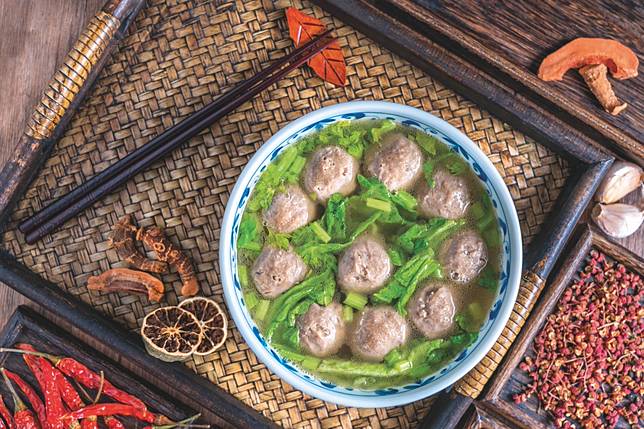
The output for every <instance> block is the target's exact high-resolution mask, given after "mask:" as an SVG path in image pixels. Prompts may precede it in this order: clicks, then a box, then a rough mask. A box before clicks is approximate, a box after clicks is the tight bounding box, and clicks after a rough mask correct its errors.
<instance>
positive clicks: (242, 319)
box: [220, 101, 522, 407]
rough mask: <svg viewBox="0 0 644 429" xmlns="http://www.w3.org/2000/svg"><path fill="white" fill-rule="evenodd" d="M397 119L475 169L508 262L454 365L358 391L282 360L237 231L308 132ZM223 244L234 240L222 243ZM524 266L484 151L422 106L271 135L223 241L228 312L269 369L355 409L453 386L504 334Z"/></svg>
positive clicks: (381, 107)
mask: <svg viewBox="0 0 644 429" xmlns="http://www.w3.org/2000/svg"><path fill="white" fill-rule="evenodd" d="M355 119H366V120H369V119H391V120H394V121H396V122H398V123H402V124H405V125H407V126H410V127H413V128H417V129H421V130H423V131H425V132H427V133H429V134H431V135H433V136H435V137H437V138H439V139H440V140H441V141H443V142H445V143H446V144H448V145H449V146H450V147H451V148H452V149H453V150H455V151H456V152H457V153H459V154H460V155H461V156H462V157H463V158H464V159H465V160H466V161H467V162H468V163H469V165H470V166H471V167H472V168H473V170H474V171H475V173H476V174H477V175H478V176H479V179H480V180H481V181H482V183H483V185H484V188H485V189H486V191H487V193H488V195H489V196H490V197H491V199H492V202H493V205H494V207H495V209H496V211H497V215H498V217H499V220H500V223H501V230H502V243H503V249H504V251H503V259H502V276H501V286H500V288H499V291H498V294H497V297H496V298H495V301H494V303H493V305H492V309H491V311H490V315H489V316H488V319H487V320H486V322H485V324H484V325H483V328H482V330H481V333H480V335H479V338H478V339H477V340H476V341H475V343H474V344H472V345H470V346H469V347H468V348H467V349H465V350H464V351H463V352H461V353H460V354H459V355H458V356H457V357H456V358H455V359H454V360H452V361H451V362H450V363H449V364H448V365H446V366H445V367H443V368H442V369H441V370H439V371H438V372H436V373H433V374H431V375H429V376H427V377H425V378H423V379H422V380H420V381H418V382H417V383H410V384H408V385H405V386H399V387H395V388H387V389H378V390H359V389H353V388H345V387H341V386H336V385H335V384H333V383H328V382H324V381H320V380H318V379H316V378H315V377H313V376H311V375H310V374H308V373H306V372H303V371H301V370H300V369H299V368H297V367H296V366H294V365H293V364H292V363H290V362H289V361H288V360H287V359H285V358H283V357H281V356H280V355H279V353H277V351H275V350H274V349H273V348H272V347H271V346H270V345H269V344H268V342H267V341H266V340H265V339H264V338H263V336H262V335H261V333H260V331H259V329H258V328H257V326H256V325H255V322H254V321H253V319H252V317H251V316H250V314H249V312H248V311H247V310H246V306H245V303H244V298H243V293H242V290H241V285H240V284H239V278H238V274H237V251H236V243H237V233H238V229H239V222H240V220H241V216H242V214H243V212H244V209H245V206H246V203H247V202H248V198H249V197H250V195H251V192H252V189H253V188H254V186H255V184H256V183H257V180H258V179H259V176H260V175H261V173H262V172H263V171H264V170H265V168H266V166H267V165H268V164H270V162H271V161H272V160H274V159H275V158H276V157H277V156H279V154H280V153H281V151H282V150H284V149H285V148H286V147H288V146H290V145H291V144H293V143H295V142H297V141H299V139H300V138H302V137H303V136H304V135H307V134H310V133H314V132H316V131H318V130H320V129H321V128H323V127H325V126H327V125H329V124H331V123H334V122H336V121H340V120H355ZM223 243H228V245H226V246H224V245H223ZM521 265H522V250H521V232H520V227H519V221H518V217H517V214H516V210H515V207H514V203H513V201H512V198H511V196H510V193H509V191H508V189H507V187H506V186H505V184H504V182H503V179H502V178H501V176H500V175H499V173H498V172H497V170H496V168H495V167H494V165H493V164H492V163H491V162H490V160H489V159H488V158H487V157H486V156H485V154H484V153H483V152H482V151H481V150H480V149H479V148H478V147H477V146H476V145H475V144H474V143H473V142H472V141H471V140H470V139H469V138H467V137H466V136H465V135H463V134H462V133H461V132H460V131H458V130H457V129H456V128H454V127H453V126H452V125H450V124H448V123H447V122H445V121H443V120H442V119H439V118H437V117H435V116H433V115H431V114H429V113H427V112H424V111H422V110H419V109H416V108H413V107H409V106H403V105H398V104H395V103H389V102H381V101H352V102H347V103H340V104H336V105H333V106H329V107H325V108H323V109H320V110H317V111H314V112H311V113H309V114H307V115H305V116H303V117H301V118H299V119H297V120H295V121H293V122H291V123H290V124H288V125H287V126H285V127H284V128H283V129H282V130H280V131H279V132H277V133H276V134H275V135H274V136H273V137H271V138H270V139H269V140H268V141H267V142H266V143H264V145H263V146H262V147H261V148H260V149H259V150H258V151H257V153H256V154H255V155H254V156H253V157H252V158H251V160H250V161H249V162H248V164H247V166H246V167H245V168H244V170H243V171H242V173H241V175H240V177H239V179H238V180H237V183H236V185H235V187H234V188H233V191H232V192H231V195H230V198H229V200H228V203H227V206H226V212H225V213H224V221H223V224H222V230H221V238H220V269H221V275H222V283H223V287H224V296H225V300H226V305H227V306H228V311H229V312H230V313H231V316H232V318H233V320H234V321H235V324H236V325H237V328H238V329H239V331H240V332H241V334H242V336H243V337H244V339H245V340H246V342H247V343H248V345H249V346H250V348H251V350H253V352H254V353H255V354H256V355H257V357H258V358H259V359H260V361H262V362H263V363H264V364H265V365H266V366H267V367H268V368H269V369H270V370H271V371H273V372H274V373H275V374H277V375H278V376H279V377H280V378H281V379H283V380H284V381H286V382H288V383H289V384H291V385H293V386H294V387H295V388H297V389H299V390H301V391H303V392H305V393H307V394H309V395H311V396H314V397H317V398H319V399H322V400H325V401H328V402H332V403H336V404H340V405H345V406H353V407H388V406H398V405H403V404H407V403H410V402H413V401H416V400H420V399H422V398H425V397H428V396H430V395H433V394H435V393H438V392H439V391H441V390H443V389H445V388H447V387H449V386H450V385H451V384H453V383H454V382H456V381H457V380H458V379H460V378H461V377H462V376H464V375H465V374H466V373H467V372H468V371H469V370H471V369H472V368H473V367H474V366H475V365H476V364H477V363H478V362H479V361H480V360H481V359H482V358H483V357H484V356H485V354H486V353H487V352H488V351H489V349H490V348H491V347H492V345H493V344H494V342H495V341H496V339H497V338H498V337H499V335H500V334H501V331H502V330H503V327H504V326H505V324H506V323H507V320H508V318H509V316H510V313H511V311H512V307H513V305H514V302H515V300H516V296H517V292H518V288H519V283H520V277H521Z"/></svg>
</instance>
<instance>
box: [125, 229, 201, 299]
mask: <svg viewBox="0 0 644 429" xmlns="http://www.w3.org/2000/svg"><path fill="white" fill-rule="evenodd" d="M136 239H137V240H140V241H143V244H145V245H146V246H148V247H149V248H151V249H152V250H154V251H155V253H156V254H157V256H158V257H159V259H160V260H161V261H163V262H167V263H168V264H170V265H172V266H173V267H175V268H176V270H177V272H178V273H179V276H181V282H182V283H183V286H182V287H181V295H182V296H194V295H196V294H197V292H199V283H198V282H197V276H196V274H195V269H194V267H193V266H192V262H191V261H190V259H189V258H188V257H187V256H186V254H185V253H184V252H183V251H181V249H179V248H178V247H177V246H175V245H174V244H173V243H172V242H171V241H170V240H169V239H168V237H166V235H165V234H164V233H163V230H162V229H161V228H158V227H151V228H140V229H139V230H138V231H137V233H136Z"/></svg>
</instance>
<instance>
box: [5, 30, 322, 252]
mask: <svg viewBox="0 0 644 429" xmlns="http://www.w3.org/2000/svg"><path fill="white" fill-rule="evenodd" d="M333 40H334V37H333V36H332V35H331V31H326V32H324V33H322V34H321V35H320V36H319V37H317V38H315V39H312V40H310V41H309V42H308V43H306V44H304V45H302V46H300V47H299V48H297V49H295V50H294V51H293V52H291V53H290V54H288V55H286V56H285V57H283V58H281V59H279V60H277V61H275V62H274V63H273V64H271V65H269V66H268V67H266V68H264V69H263V70H261V71H260V72H259V73H257V74H256V75H254V76H253V77H251V78H250V79H247V80H245V81H243V82H240V83H239V84H237V85H236V86H235V87H234V88H233V89H232V90H230V91H228V92H226V93H225V94H223V95H221V96H219V97H218V98H216V99H215V100H214V101H212V102H211V103H210V104H208V105H207V106H205V107H204V108H203V109H201V110H199V111H198V112H196V113H194V114H193V115H191V116H190V117H188V118H186V119H185V120H183V121H181V122H180V123H178V124H177V125H175V126H173V127H171V128H169V129H167V130H165V131H164V132H163V133H162V134H160V135H158V136H157V137H155V138H154V139H152V140H151V141H150V142H148V143H146V144H145V145H143V146H141V147H139V148H137V149H136V150H134V151H133V152H131V153H129V154H128V155H127V156H126V157H125V158H123V159H121V160H119V161H117V162H116V163H114V164H112V165H110V166H109V167H108V168H106V169H105V170H103V171H101V172H100V173H98V174H96V175H95V176H93V177H92V178H91V179H89V180H87V181H86V182H84V183H83V184H81V185H80V186H78V187H76V188H75V189H73V190H72V191H70V192H69V193H67V194H65V195H64V196H62V197H60V198H59V199H57V200H55V201H53V202H52V203H51V204H49V205H48V206H46V207H45V208H43V209H42V210H40V211H39V212H37V213H35V214H33V215H32V216H31V217H30V218H28V219H26V220H25V221H23V222H22V223H21V224H20V225H19V226H18V229H20V231H22V232H23V233H24V234H25V240H26V241H27V243H29V244H33V243H35V242H36V241H38V240H39V239H41V238H42V237H44V236H45V235H47V234H49V233H51V232H53V231H55V230H56V229H57V228H58V227H60V226H61V225H62V224H63V223H65V222H66V221H68V220H69V219H71V218H73V217H74V216H76V215H78V214H79V213H80V212H82V211H83V210H85V209H86V208H88V207H90V206H91V205H92V204H94V203H95V202H96V201H98V200H99V199H101V198H103V197H104V196H106V195H108V194H109V193H111V192H113V191H114V190H115V189H117V188H119V187H120V186H122V185H123V184H124V183H125V182H127V181H128V180H130V179H131V178H132V177H133V176H134V175H136V174H138V173H140V172H141V171H143V170H145V169H147V168H148V167H149V166H150V165H152V164H153V163H155V162H156V161H158V160H159V159H161V158H163V157H165V156H166V155H168V154H169V153H170V152H172V151H173V150H175V149H176V148H178V147H180V146H181V145H182V144H184V143H185V142H186V141H188V140H189V139H190V138H192V137H194V136H195V135H197V134H199V133H200V132H201V131H202V130H203V129H205V128H207V127H209V126H210V125H212V124H213V123H214V122H215V121H217V120H219V119H221V118H222V117H223V116H225V115H226V114H228V113H230V112H232V111H233V110H235V109H236V108H237V107H239V106H241V105H242V104H244V103H245V102H247V101H249V100H250V99H252V98H253V97H255V96H256V95H257V94H259V93H260V92H262V91H263V90H265V89H266V88H268V87H270V86H271V85H273V84H274V83H276V82H277V81H279V80H280V79H282V78H283V77H285V76H286V75H287V74H288V73H290V72H291V71H293V70H294V69H296V68H298V67H300V66H301V65H303V64H304V63H305V62H307V61H308V60H309V59H310V58H311V57H313V56H314V55H316V54H318V53H319V52H321V51H322V50H323V49H324V48H326V47H327V46H328V45H329V44H330V43H331V42H332V41H333Z"/></svg>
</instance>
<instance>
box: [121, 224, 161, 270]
mask: <svg viewBox="0 0 644 429" xmlns="http://www.w3.org/2000/svg"><path fill="white" fill-rule="evenodd" d="M135 233H136V226H134V225H133V224H132V217H131V216H130V215H126V216H123V217H122V218H121V219H120V220H119V221H118V223H117V224H116V225H114V228H113V231H112V236H111V237H110V243H111V245H112V247H114V248H115V249H116V253H118V255H119V257H120V258H121V259H122V260H123V261H125V262H127V263H129V264H132V265H133V266H134V267H135V268H138V269H139V270H143V271H148V272H151V273H165V272H167V271H168V265H167V264H166V263H165V262H160V261H151V260H149V259H148V258H146V257H145V256H144V255H143V254H142V253H141V252H139V250H138V249H137V248H136V246H135V244H134V236H135Z"/></svg>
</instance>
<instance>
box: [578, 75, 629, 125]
mask: <svg viewBox="0 0 644 429" xmlns="http://www.w3.org/2000/svg"><path fill="white" fill-rule="evenodd" d="M607 70H608V69H607V68H606V66H605V65H603V64H593V65H590V66H585V67H582V68H580V69H579V74H581V76H582V77H583V78H584V81H586V85H588V88H590V90H591V91H592V93H593V94H594V95H595V98H597V101H599V104H601V105H602V107H603V108H604V110H605V111H607V112H608V113H610V114H611V115H617V114H619V112H621V111H622V110H624V109H626V106H628V104H626V103H623V102H621V101H619V100H618V99H617V96H616V95H615V92H614V91H613V87H612V86H611V85H610V82H609V81H608V77H606V76H607Z"/></svg>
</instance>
